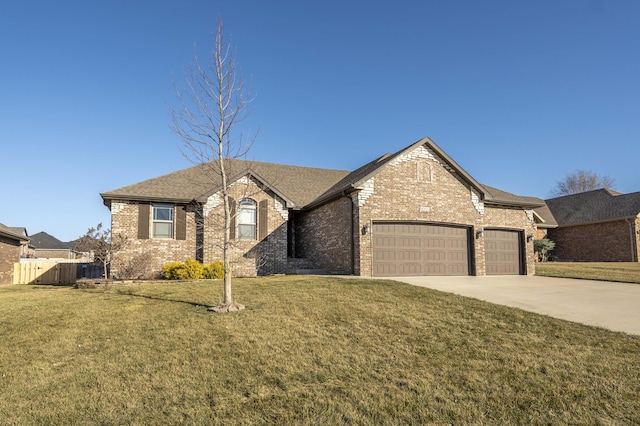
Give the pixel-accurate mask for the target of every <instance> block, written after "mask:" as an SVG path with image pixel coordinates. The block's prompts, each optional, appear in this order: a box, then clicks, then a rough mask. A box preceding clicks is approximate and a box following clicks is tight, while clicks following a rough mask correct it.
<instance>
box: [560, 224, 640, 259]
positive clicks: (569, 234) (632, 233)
mask: <svg viewBox="0 0 640 426" xmlns="http://www.w3.org/2000/svg"><path fill="white" fill-rule="evenodd" d="M639 225H640V219H635V220H634V221H631V222H628V221H625V220H618V221H613V222H606V223H595V224H591V225H579V226H567V227H562V228H555V229H549V238H550V239H551V240H553V241H554V242H555V243H556V247H555V249H554V250H553V253H552V254H553V255H554V256H555V257H556V258H557V260H561V261H575V262H579V261H584V262H637V261H638V258H639V255H640V252H639V251H638V246H639V245H640V236H639V235H638V232H637V231H638V229H640V226H639Z"/></svg>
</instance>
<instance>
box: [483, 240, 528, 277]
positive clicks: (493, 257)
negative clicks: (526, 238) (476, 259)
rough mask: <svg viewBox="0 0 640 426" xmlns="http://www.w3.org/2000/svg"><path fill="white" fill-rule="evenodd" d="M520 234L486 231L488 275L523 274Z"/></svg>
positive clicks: (485, 243) (485, 248) (485, 245)
mask: <svg viewBox="0 0 640 426" xmlns="http://www.w3.org/2000/svg"><path fill="white" fill-rule="evenodd" d="M521 246H522V244H521V242H520V233H519V232H518V231H505V230H497V229H485V230H484V250H485V259H486V266H487V275H519V274H521V273H522V256H521V252H520V250H521V249H520V247H521Z"/></svg>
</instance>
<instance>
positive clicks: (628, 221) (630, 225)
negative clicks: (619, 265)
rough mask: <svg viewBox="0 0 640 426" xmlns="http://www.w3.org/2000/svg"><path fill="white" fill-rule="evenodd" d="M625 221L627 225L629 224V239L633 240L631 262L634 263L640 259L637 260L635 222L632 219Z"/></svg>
mask: <svg viewBox="0 0 640 426" xmlns="http://www.w3.org/2000/svg"><path fill="white" fill-rule="evenodd" d="M625 221H627V223H628V224H629V239H630V240H631V241H630V242H631V261H632V262H637V261H638V259H636V247H635V246H636V234H635V232H634V231H633V222H634V221H632V220H631V219H629V218H626V219H625Z"/></svg>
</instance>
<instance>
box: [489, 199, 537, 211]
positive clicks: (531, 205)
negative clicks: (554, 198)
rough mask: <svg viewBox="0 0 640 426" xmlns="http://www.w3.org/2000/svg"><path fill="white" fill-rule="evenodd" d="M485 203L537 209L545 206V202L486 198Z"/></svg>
mask: <svg viewBox="0 0 640 426" xmlns="http://www.w3.org/2000/svg"><path fill="white" fill-rule="evenodd" d="M484 203H485V204H489V205H492V206H509V207H522V208H529V209H535V208H538V207H543V206H544V204H539V203H526V202H521V201H502V200H485V201H484Z"/></svg>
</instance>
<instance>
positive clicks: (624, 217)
mask: <svg viewBox="0 0 640 426" xmlns="http://www.w3.org/2000/svg"><path fill="white" fill-rule="evenodd" d="M638 218H640V213H639V214H637V215H635V216H622V217H610V218H608V219H601V220H593V221H590V222H581V223H571V224H568V225H561V224H558V228H569V227H571V226H585V225H597V224H599V223H607V222H618V221H622V220H627V221H628V220H632V219H638Z"/></svg>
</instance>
